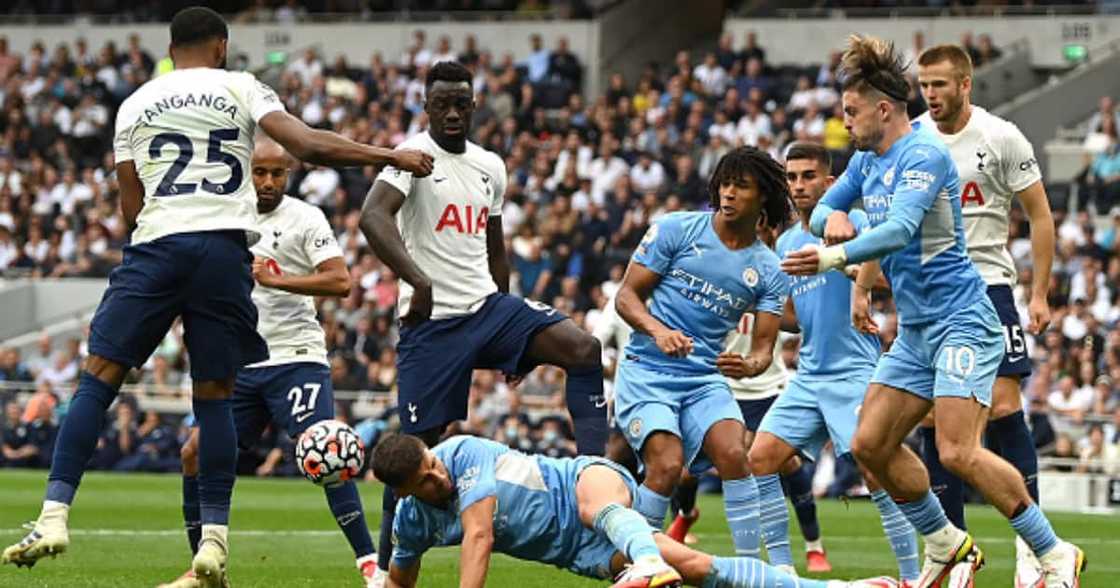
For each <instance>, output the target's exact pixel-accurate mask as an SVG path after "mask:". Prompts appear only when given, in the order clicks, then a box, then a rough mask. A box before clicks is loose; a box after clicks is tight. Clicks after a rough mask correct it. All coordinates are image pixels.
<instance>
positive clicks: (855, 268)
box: [844, 260, 891, 290]
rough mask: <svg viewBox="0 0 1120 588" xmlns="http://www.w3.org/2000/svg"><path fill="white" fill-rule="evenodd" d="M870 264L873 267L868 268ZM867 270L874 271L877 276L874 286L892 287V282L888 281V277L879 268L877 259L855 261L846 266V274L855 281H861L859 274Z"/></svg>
mask: <svg viewBox="0 0 1120 588" xmlns="http://www.w3.org/2000/svg"><path fill="white" fill-rule="evenodd" d="M869 266H870V267H872V268H873V269H868V268H869ZM867 271H874V272H875V274H874V275H875V276H877V277H876V279H875V280H874V281H873V282H872V284H871V287H872V288H878V289H880V290H887V289H889V288H890V287H891V284H890V282H888V281H887V277H886V276H885V275H883V272H882V271H881V270H880V268H879V262H878V261H876V260H872V261H865V262H863V263H853V264H849V265H846V266H844V275H845V276H847V277H848V279H849V280H851V281H853V282H859V275H860V274H861V273H863V272H867Z"/></svg>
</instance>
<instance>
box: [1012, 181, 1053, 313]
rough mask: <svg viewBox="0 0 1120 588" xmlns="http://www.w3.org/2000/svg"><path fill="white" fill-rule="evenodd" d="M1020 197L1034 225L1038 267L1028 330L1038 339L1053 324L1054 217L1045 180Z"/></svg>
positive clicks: (1034, 256) (1033, 280)
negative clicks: (1050, 300) (1049, 299)
mask: <svg viewBox="0 0 1120 588" xmlns="http://www.w3.org/2000/svg"><path fill="white" fill-rule="evenodd" d="M1017 195H1018V196H1019V202H1020V203H1021V204H1022V205H1023V210H1024V211H1025V212H1026V213H1027V218H1028V219H1029V220H1030V224H1031V259H1032V260H1033V261H1034V264H1033V267H1032V272H1031V300H1030V303H1029V305H1028V312H1029V313H1030V325H1029V326H1028V329H1030V331H1031V332H1032V333H1034V334H1036V335H1037V334H1039V333H1042V332H1043V331H1045V330H1046V327H1047V325H1049V324H1050V305H1049V303H1048V302H1047V301H1046V297H1047V294H1048V291H1049V289H1050V272H1051V269H1052V268H1053V265H1054V217H1053V216H1052V215H1051V213H1050V201H1049V200H1048V199H1047V197H1046V188H1044V187H1043V185H1042V181H1041V180H1039V181H1037V182H1035V183H1033V184H1031V185H1030V186H1027V188H1026V189H1025V190H1023V191H1021V192H1019V193H1018V194H1017Z"/></svg>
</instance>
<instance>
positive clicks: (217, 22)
mask: <svg viewBox="0 0 1120 588" xmlns="http://www.w3.org/2000/svg"><path fill="white" fill-rule="evenodd" d="M228 38H229V25H227V24H226V21H225V19H224V18H222V15H220V14H218V13H217V12H214V11H213V10H211V9H209V8H206V7H204V6H192V7H190V8H184V9H183V10H180V11H179V12H178V13H176V14H175V18H173V19H171V44H172V45H174V46H176V47H182V46H185V45H194V44H196V43H201V42H203V41H209V40H211V39H228Z"/></svg>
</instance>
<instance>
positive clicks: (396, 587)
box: [386, 559, 420, 588]
mask: <svg viewBox="0 0 1120 588" xmlns="http://www.w3.org/2000/svg"><path fill="white" fill-rule="evenodd" d="M419 578H420V560H419V559H417V560H416V561H415V562H413V563H412V565H410V566H408V567H407V568H400V567H397V564H396V563H395V562H394V563H391V564H389V581H388V582H387V583H386V586H387V588H413V587H414V586H416V581H417V580H418V579H419Z"/></svg>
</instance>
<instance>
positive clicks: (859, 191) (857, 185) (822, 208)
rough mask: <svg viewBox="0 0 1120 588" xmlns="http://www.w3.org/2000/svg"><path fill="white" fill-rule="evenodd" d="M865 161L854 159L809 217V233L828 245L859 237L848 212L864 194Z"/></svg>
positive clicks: (857, 157) (858, 158)
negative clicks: (863, 166)
mask: <svg viewBox="0 0 1120 588" xmlns="http://www.w3.org/2000/svg"><path fill="white" fill-rule="evenodd" d="M861 166H862V159H861V158H860V157H859V156H855V157H853V158H852V160H851V162H849V163H848V167H847V169H845V170H844V173H842V174H840V177H839V178H837V179H836V181H835V182H833V183H832V185H831V186H829V187H828V191H827V192H825V193H824V196H822V197H821V199H820V201H819V202H817V206H816V207H815V208H813V214H812V215H811V216H810V217H809V230H810V231H811V232H812V233H813V234H814V235H816V236H818V237H823V238H824V240H825V243H828V244H830V245H831V244H833V243H840V242H843V241H847V240H848V239H851V238H852V237H855V235H856V231H855V228H854V227H853V226H852V223H851V222H850V221H849V220H848V215H847V211H848V210H849V209H851V207H852V203H853V202H855V200H856V198H859V197H860V196H862V195H863V172H862V170H861Z"/></svg>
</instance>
